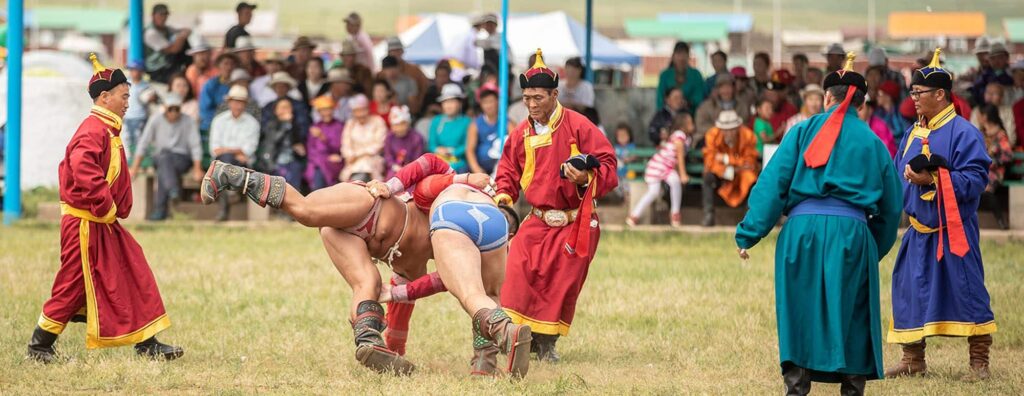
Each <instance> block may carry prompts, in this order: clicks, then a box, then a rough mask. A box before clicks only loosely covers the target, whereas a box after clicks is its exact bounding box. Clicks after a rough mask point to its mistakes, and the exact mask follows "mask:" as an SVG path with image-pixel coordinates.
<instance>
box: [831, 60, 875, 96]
mask: <svg viewBox="0 0 1024 396" xmlns="http://www.w3.org/2000/svg"><path fill="white" fill-rule="evenodd" d="M856 57H857V56H856V55H854V54H853V52H847V53H846V65H845V66H844V67H843V68H842V69H839V70H836V71H834V72H831V73H829V74H828V75H827V76H825V81H824V84H822V86H823V87H822V89H825V90H828V89H829V88H831V87H834V86H837V85H848V86H853V87H857V89H859V90H861V91H864V92H867V90H868V83H867V80H865V79H864V76H863V75H861V74H860V73H857V72H855V71H853V60H854V59H856Z"/></svg>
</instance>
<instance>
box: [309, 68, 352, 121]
mask: <svg viewBox="0 0 1024 396" xmlns="http://www.w3.org/2000/svg"><path fill="white" fill-rule="evenodd" d="M326 82H327V84H328V88H329V89H328V91H327V95H330V96H331V99H333V100H334V119H336V120H338V121H341V122H343V123H344V122H345V121H348V119H349V118H352V107H351V106H350V104H349V101H350V100H351V99H352V97H353V95H355V94H356V93H355V90H354V89H353V87H354V86H355V81H352V77H351V76H349V75H348V70H345V69H342V68H334V69H331V70H330V71H329V72H327V81H326ZM319 117H320V113H319V112H317V113H314V114H313V121H320V118H319Z"/></svg>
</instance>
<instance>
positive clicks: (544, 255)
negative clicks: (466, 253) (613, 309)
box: [495, 49, 619, 362]
mask: <svg viewBox="0 0 1024 396" xmlns="http://www.w3.org/2000/svg"><path fill="white" fill-rule="evenodd" d="M519 85H520V87H522V89H523V102H525V104H526V108H527V109H528V110H529V112H530V116H529V117H528V118H527V119H526V120H524V121H523V122H521V123H520V124H519V125H518V126H517V127H516V128H515V129H514V130H513V131H512V132H511V133H510V134H509V136H508V140H506V141H505V146H504V150H503V151H502V154H501V159H499V160H498V172H497V177H496V179H495V182H496V183H497V186H498V194H497V195H496V196H495V201H496V202H498V203H499V204H506V205H510V206H511V204H512V203H513V202H515V201H516V200H517V199H518V198H519V193H520V190H522V191H523V195H524V196H525V198H526V201H527V202H529V203H530V205H532V206H533V209H532V210H531V214H532V215H531V216H529V217H528V218H527V219H526V221H524V222H523V224H522V226H521V227H520V228H519V232H518V233H517V234H516V236H515V237H514V238H513V239H512V242H511V243H510V246H509V252H508V263H507V265H506V272H505V283H504V285H503V286H502V289H501V306H502V307H503V308H504V310H505V311H506V312H508V314H509V316H511V317H512V321H513V322H515V323H517V324H529V325H530V327H531V328H532V330H533V332H534V334H533V340H534V342H533V345H535V348H534V351H535V352H537V354H538V358H539V359H541V360H545V361H549V362H557V361H558V360H559V357H558V354H557V353H556V352H555V342H556V341H557V340H558V337H559V336H560V335H568V334H569V326H570V325H571V324H572V320H573V316H574V314H575V312H576V300H577V298H578V297H579V295H580V290H582V288H583V282H584V281H585V280H586V277H587V269H588V268H589V266H590V262H591V260H593V258H594V252H595V251H596V250H597V242H598V239H599V237H600V228H599V226H598V224H599V222H598V218H597V216H596V215H595V214H594V200H595V199H597V198H598V197H601V196H603V195H604V194H606V193H608V192H609V191H611V190H612V189H614V188H615V187H616V186H618V184H619V179H618V175H617V174H616V164H617V160H616V158H615V152H614V150H613V149H612V145H611V143H610V142H608V138H607V137H605V135H604V134H603V133H602V132H601V131H600V130H599V129H597V127H596V126H594V124H593V123H591V122H590V121H588V120H587V118H586V117H584V116H583V115H581V114H579V113H577V112H575V111H572V110H570V109H566V108H564V107H562V105H561V104H560V103H559V102H558V75H557V74H555V72H553V71H552V70H551V69H549V68H547V66H545V65H544V60H543V57H542V55H541V51H540V50H539V49H538V50H537V58H536V62H535V63H534V64H533V67H531V68H530V69H529V70H527V71H526V72H525V73H523V74H521V75H520V76H519ZM573 164H575V165H573Z"/></svg>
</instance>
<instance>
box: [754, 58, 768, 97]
mask: <svg viewBox="0 0 1024 396" xmlns="http://www.w3.org/2000/svg"><path fill="white" fill-rule="evenodd" d="M771 66H772V58H771V56H769V55H768V53H767V52H758V53H756V54H754V63H753V68H754V80H753V82H754V93H755V96H757V97H760V96H761V94H762V93H763V92H764V91H766V90H767V89H768V83H769V82H771V80H772V75H771V70H772V69H771Z"/></svg>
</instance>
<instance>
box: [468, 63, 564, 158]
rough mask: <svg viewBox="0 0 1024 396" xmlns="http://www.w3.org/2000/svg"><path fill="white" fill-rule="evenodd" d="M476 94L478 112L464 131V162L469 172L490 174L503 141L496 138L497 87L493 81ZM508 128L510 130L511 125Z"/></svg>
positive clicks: (499, 153)
mask: <svg viewBox="0 0 1024 396" xmlns="http://www.w3.org/2000/svg"><path fill="white" fill-rule="evenodd" d="M559 92H561V91H559ZM476 96H477V102H478V103H479V104H480V114H478V115H477V116H476V117H474V118H473V122H471V123H470V124H469V129H467V131H466V163H467V164H468V165H469V170H470V172H474V173H486V174H492V173H494V167H495V166H496V165H497V164H498V159H499V158H501V149H502V147H501V146H502V144H503V143H504V142H502V141H501V139H498V87H497V86H496V85H494V84H493V83H489V84H485V85H484V86H482V87H480V90H479V91H477V93H476ZM508 130H512V125H509V126H508Z"/></svg>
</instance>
